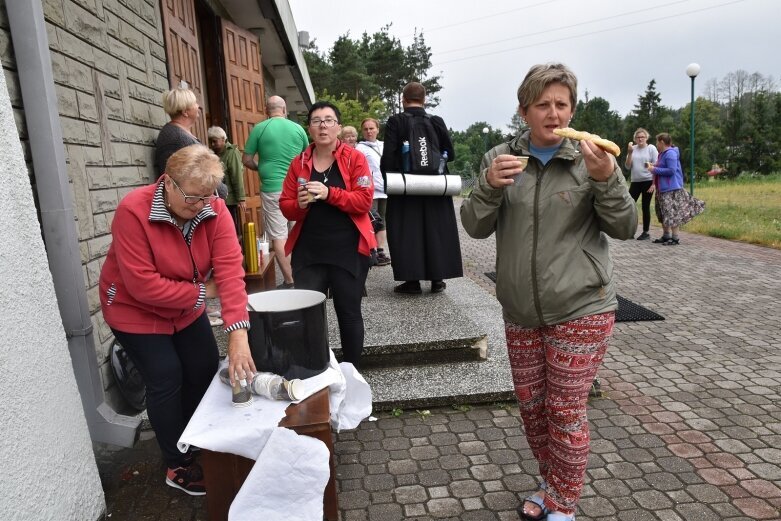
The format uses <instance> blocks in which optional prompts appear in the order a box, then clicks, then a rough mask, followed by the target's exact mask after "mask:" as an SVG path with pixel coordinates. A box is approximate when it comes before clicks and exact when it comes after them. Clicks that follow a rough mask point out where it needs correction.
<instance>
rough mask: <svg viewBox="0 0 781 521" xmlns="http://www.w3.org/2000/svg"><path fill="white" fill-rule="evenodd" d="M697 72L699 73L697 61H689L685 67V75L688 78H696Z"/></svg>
mask: <svg viewBox="0 0 781 521" xmlns="http://www.w3.org/2000/svg"><path fill="white" fill-rule="evenodd" d="M699 73H700V64H699V63H690V64H689V66H688V67H686V75H687V76H688V77H689V78H696V77H697V75H698V74H699Z"/></svg>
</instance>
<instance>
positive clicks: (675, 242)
mask: <svg viewBox="0 0 781 521" xmlns="http://www.w3.org/2000/svg"><path fill="white" fill-rule="evenodd" d="M680 243H681V241H680V239H670V240H669V241H667V242H666V243H664V245H665V246H678V245H679V244H680Z"/></svg>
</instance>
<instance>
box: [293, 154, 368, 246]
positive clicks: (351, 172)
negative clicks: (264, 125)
mask: <svg viewBox="0 0 781 521" xmlns="http://www.w3.org/2000/svg"><path fill="white" fill-rule="evenodd" d="M314 147H315V145H309V147H308V148H307V149H306V150H304V151H303V152H301V153H300V154H299V155H297V156H296V157H295V158H293V161H291V163H290V168H288V170H287V177H285V182H284V183H283V185H282V195H280V197H279V209H280V210H281V211H282V215H284V216H285V217H286V218H287V219H288V220H289V221H296V224H295V226H294V227H293V230H291V232H290V236H289V237H288V239H287V242H286V243H285V253H286V254H288V255H290V253H291V252H292V251H293V248H294V247H295V245H296V241H297V240H298V236H299V235H301V227H302V226H303V224H304V220H306V216H307V214H308V213H309V208H304V209H302V208H300V207H299V206H298V178H299V177H300V178H303V179H306V180H307V181H309V179H310V177H311V175H312V161H313V160H312V152H313V151H314ZM333 154H334V156H335V157H336V164H337V165H338V166H339V171H340V172H341V173H342V179H343V180H344V186H345V189H341V188H336V187H329V190H328V199H326V200H325V201H321V202H320V203H318V204H322V203H323V202H325V204H330V205H333V206H335V207H337V208H338V209H340V210H341V211H343V212H345V213H346V214H348V215H349V216H350V218H351V219H352V221H353V223H355V227H356V228H358V232H359V233H360V238H359V240H358V253H360V254H362V255H366V256H367V257H368V256H369V255H370V254H371V250H372V249H374V248H376V247H377V239H375V237H374V228H372V222H371V219H369V210H370V209H371V207H372V199H373V197H374V183H373V181H372V174H371V171H370V170H369V164H368V163H367V162H366V156H364V155H363V154H362V153H361V152H359V151H357V150H355V149H354V148H352V147H351V146H349V145H346V144H344V143H342V142H341V141H340V142H339V144H338V145H337V147H336V150H334V152H333Z"/></svg>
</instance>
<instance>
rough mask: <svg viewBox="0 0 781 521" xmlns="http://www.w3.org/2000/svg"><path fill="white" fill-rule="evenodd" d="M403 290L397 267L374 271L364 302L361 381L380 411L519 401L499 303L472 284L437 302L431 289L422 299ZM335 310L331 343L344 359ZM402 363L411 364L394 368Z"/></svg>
mask: <svg viewBox="0 0 781 521" xmlns="http://www.w3.org/2000/svg"><path fill="white" fill-rule="evenodd" d="M396 284H398V283H397V282H395V281H394V280H393V275H392V271H391V268H390V267H389V266H388V267H381V268H372V269H371V270H370V272H369V278H368V279H367V282H366V287H367V293H368V296H367V297H366V298H364V300H363V308H362V309H363V318H364V324H365V329H366V341H365V348H364V354H363V356H362V357H361V361H362V368H361V373H362V374H363V375H364V377H365V378H366V381H367V382H368V383H369V385H370V386H371V388H372V395H373V402H374V408H375V409H376V410H389V409H393V408H397V407H398V408H402V409H405V408H407V409H408V408H420V407H434V406H439V405H453V404H464V403H485V402H495V401H506V400H510V399H512V398H513V396H514V394H513V385H512V378H511V375H510V369H509V364H508V361H507V348H506V344H505V340H504V322H503V320H502V312H501V307H500V306H499V303H498V302H497V301H496V298H495V297H494V296H493V295H491V294H490V293H488V292H486V291H485V290H484V289H482V288H480V286H478V285H477V284H475V283H474V282H472V281H471V280H470V279H468V278H465V277H464V278H459V279H452V280H448V281H447V284H448V287H447V289H446V290H445V291H444V292H443V293H437V294H432V293H429V292H428V291H427V289H428V283H425V282H424V283H423V287H424V293H423V294H422V295H401V294H398V293H394V292H393V287H394V286H395V285H396ZM327 307H328V329H329V343H330V346H331V348H333V349H334V351H335V352H336V351H337V350H339V347H340V344H339V329H338V327H337V323H336V314H335V313H334V311H333V305H332V303H331V301H329V303H328V306H327ZM454 352H455V353H454ZM456 353H457V356H455V357H454V358H453V359H450V360H449V359H448V356H452V355H454V354H456ZM375 356H376V357H377V358H376V361H377V362H378V363H376V364H375V363H374V361H373V360H372V358H373V357H375ZM394 356H397V357H399V358H401V359H402V360H403V362H402V361H401V360H400V361H398V362H396V363H393V362H394V361H393V360H392V358H393V357H394ZM383 357H384V358H383Z"/></svg>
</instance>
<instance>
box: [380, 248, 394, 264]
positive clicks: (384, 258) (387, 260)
mask: <svg viewBox="0 0 781 521" xmlns="http://www.w3.org/2000/svg"><path fill="white" fill-rule="evenodd" d="M390 263H391V258H390V257H388V256H387V255H386V254H385V252H384V251H382V250H377V266H387V265H388V264H390Z"/></svg>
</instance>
